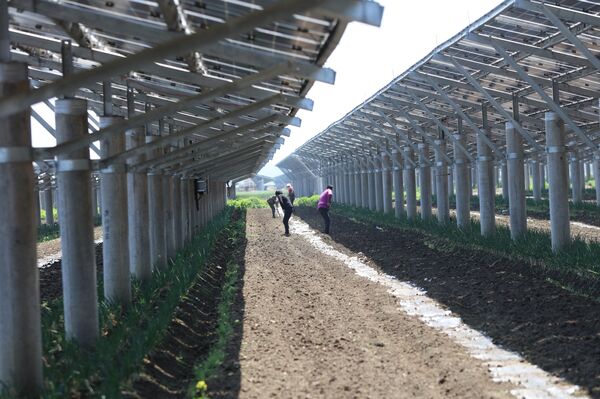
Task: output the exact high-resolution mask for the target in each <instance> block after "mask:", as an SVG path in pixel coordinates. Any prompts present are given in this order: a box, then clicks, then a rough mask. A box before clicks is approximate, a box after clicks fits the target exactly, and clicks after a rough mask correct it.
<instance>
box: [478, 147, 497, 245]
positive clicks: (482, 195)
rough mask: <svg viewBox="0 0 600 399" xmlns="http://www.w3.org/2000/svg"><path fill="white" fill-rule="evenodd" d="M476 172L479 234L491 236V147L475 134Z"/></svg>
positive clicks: (493, 214) (493, 204) (493, 221)
mask: <svg viewBox="0 0 600 399" xmlns="http://www.w3.org/2000/svg"><path fill="white" fill-rule="evenodd" d="M477 171H478V172H479V173H478V174H477V176H478V179H479V180H478V183H477V187H478V190H479V223H480V225H481V235H482V236H484V237H487V236H491V235H493V234H494V233H495V230H496V209H495V208H496V187H495V184H494V158H493V157H492V149H491V148H490V147H489V146H488V145H487V144H486V143H485V141H483V139H482V138H481V136H480V135H477Z"/></svg>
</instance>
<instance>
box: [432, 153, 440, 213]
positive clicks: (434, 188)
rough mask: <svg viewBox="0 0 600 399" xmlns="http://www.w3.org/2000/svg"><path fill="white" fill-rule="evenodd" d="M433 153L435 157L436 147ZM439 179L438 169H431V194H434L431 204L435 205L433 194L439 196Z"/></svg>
mask: <svg viewBox="0 0 600 399" xmlns="http://www.w3.org/2000/svg"><path fill="white" fill-rule="evenodd" d="M433 155H434V158H435V149H434V151H433ZM437 180H438V179H437V170H436V168H435V167H434V168H433V169H432V170H431V196H432V201H431V203H432V205H431V206H433V196H434V195H435V196H437ZM436 202H437V198H436Z"/></svg>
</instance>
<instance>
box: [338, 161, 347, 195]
mask: <svg viewBox="0 0 600 399" xmlns="http://www.w3.org/2000/svg"><path fill="white" fill-rule="evenodd" d="M336 180H337V185H338V187H339V189H338V191H339V193H340V202H341V203H342V204H345V203H346V182H345V181H344V167H343V165H342V163H341V162H338V163H337V164H336Z"/></svg>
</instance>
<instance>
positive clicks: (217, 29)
mask: <svg viewBox="0 0 600 399" xmlns="http://www.w3.org/2000/svg"><path fill="white" fill-rule="evenodd" d="M322 3H323V0H285V1H281V2H277V3H275V4H273V5H271V6H269V7H266V8H264V9H263V10H262V11H260V12H252V13H249V14H246V15H243V16H240V17H237V18H232V19H231V20H229V21H228V22H227V23H224V24H221V25H215V26H213V27H212V28H211V29H209V30H203V31H200V32H197V33H194V34H192V35H188V36H181V37H177V38H174V39H172V40H167V41H165V42H162V43H160V44H157V45H155V46H154V47H151V48H148V49H145V50H142V51H140V52H137V53H135V54H133V55H131V56H129V57H125V58H120V59H116V60H114V61H111V62H109V63H105V64H104V65H102V66H101V67H98V68H95V69H90V70H87V71H83V72H79V73H77V74H74V75H72V76H70V77H68V78H65V79H61V80H59V81H56V82H54V83H51V84H48V85H45V86H43V87H41V88H39V89H35V90H32V91H30V92H26V93H23V94H21V93H17V94H14V95H11V96H8V97H4V98H2V99H0V117H2V116H7V115H10V114H12V113H14V112H17V111H21V110H23V109H25V108H27V107H28V106H30V105H33V104H35V103H37V102H40V101H42V100H44V99H46V98H51V97H56V96H58V95H61V94H63V93H66V92H69V91H72V90H77V89H78V88H79V87H84V86H86V85H89V84H92V83H95V82H97V81H104V80H106V79H108V78H110V77H112V76H116V75H119V74H122V73H127V72H129V71H131V70H134V69H137V68H142V67H143V66H144V65H145V64H147V63H151V62H154V61H159V60H162V59H164V58H167V57H170V56H177V55H180V54H186V53H188V52H189V51H193V50H197V51H201V50H203V49H205V48H207V47H208V46H210V45H212V44H213V43H216V42H218V41H220V40H222V39H225V38H227V37H233V36H236V35H238V34H241V33H244V32H248V31H251V30H252V29H254V27H256V26H259V25H263V24H266V23H270V22H272V21H276V20H279V19H285V18H288V17H289V16H290V15H293V14H297V13H303V12H306V11H307V10H310V9H311V8H314V7H315V6H318V5H321V4H322ZM124 130H125V129H122V131H124Z"/></svg>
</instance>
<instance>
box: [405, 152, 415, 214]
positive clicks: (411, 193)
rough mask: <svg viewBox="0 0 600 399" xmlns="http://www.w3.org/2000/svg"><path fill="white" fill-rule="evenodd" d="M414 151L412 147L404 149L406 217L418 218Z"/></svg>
mask: <svg viewBox="0 0 600 399" xmlns="http://www.w3.org/2000/svg"><path fill="white" fill-rule="evenodd" d="M413 163H414V151H413V149H412V148H410V147H406V148H405V149H404V170H403V175H404V176H403V177H404V179H403V180H404V187H405V188H406V217H407V218H408V220H416V219H417V188H416V179H415V167H414V165H413Z"/></svg>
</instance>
